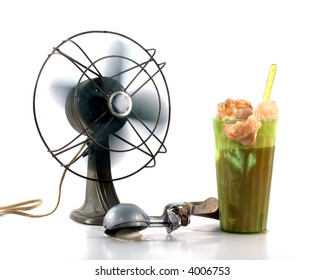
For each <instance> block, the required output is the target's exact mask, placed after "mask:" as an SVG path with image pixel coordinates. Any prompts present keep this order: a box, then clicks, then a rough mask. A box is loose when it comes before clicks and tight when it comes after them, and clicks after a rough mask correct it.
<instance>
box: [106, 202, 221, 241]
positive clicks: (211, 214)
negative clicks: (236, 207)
mask: <svg viewBox="0 0 325 280" xmlns="http://www.w3.org/2000/svg"><path fill="white" fill-rule="evenodd" d="M191 215H194V216H201V217H207V218H213V219H219V211H218V200H217V199H216V198H213V197H211V198H208V199H207V200H205V201H202V202H182V203H170V204H168V205H167V206H166V207H165V208H164V211H163V214H162V215H161V216H148V215H147V214H146V213H145V212H144V211H143V210H142V209H141V208H140V207H138V206H137V205H135V204H131V203H121V204H118V205H116V206H114V207H112V208H111V209H110V210H109V211H108V212H107V214H106V216H105V218H104V224H103V225H104V228H105V233H106V234H107V235H111V236H113V235H115V234H116V233H117V232H119V231H121V230H130V231H140V230H143V229H145V228H147V227H165V228H166V230H167V232H168V233H171V232H172V231H174V230H176V229H178V228H179V227H181V226H187V225H188V224H189V223H190V218H191Z"/></svg>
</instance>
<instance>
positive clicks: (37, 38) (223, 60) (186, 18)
mask: <svg viewBox="0 0 325 280" xmlns="http://www.w3.org/2000/svg"><path fill="white" fill-rule="evenodd" d="M324 12H325V8H324V5H323V4H322V1H316V0H308V1H300V0H298V1H297V0H296V1H285V0H282V1H278V0H273V1H257V0H256V1H254V0H247V1H238V0H236V1H231V0H230V1H212V0H210V1H209V0H207V1H192V0H187V1H183V0H181V1H168V0H165V1H144V0H138V1H131V0H128V1H125V0H119V1H109V0H105V1H96V0H93V1H83V0H78V1H61V0H58V1H34V0H31V1H22V0H18V1H10V2H8V1H7V2H2V3H1V4H0V31H1V32H0V36H1V44H0V63H1V64H0V65H1V68H0V71H1V72H0V74H1V76H0V77H1V110H0V118H1V138H0V144H1V162H2V168H1V170H2V171H1V184H0V205H6V204H10V203H15V202H19V201H22V200H27V199H32V198H41V199H43V201H44V205H43V206H42V207H41V208H40V209H39V210H37V211H38V212H40V213H43V212H47V211H49V210H50V209H51V208H52V207H53V206H54V205H55V203H56V196H57V186H58V183H59V179H60V174H61V172H62V171H63V170H62V168H61V167H60V166H59V165H58V163H57V162H56V161H55V160H54V159H52V158H51V157H50V155H49V154H48V153H47V152H46V149H45V147H44V145H43V143H42V142H41V140H40V138H39V135H38V133H37V131H36V128H35V124H34V120H33V114H32V113H33V112H32V97H33V90H34V85H35V81H36V77H37V74H38V72H39V69H40V67H41V65H42V63H43V61H44V60H45V59H46V57H47V54H48V53H50V52H51V51H52V47H54V46H56V45H57V44H59V43H60V42H61V40H63V39H66V38H68V37H70V36H72V35H73V34H76V33H79V32H82V31H86V30H109V31H115V32H118V33H122V34H125V35H128V36H130V37H131V38H133V39H135V40H136V41H138V42H139V43H141V44H142V45H143V46H145V47H147V48H152V47H153V48H156V49H157V55H156V59H157V61H158V62H163V61H165V62H166V63H167V65H166V67H165V68H164V74H165V76H166V79H167V83H168V86H169V89H170V95H171V101H172V119H171V126H170V131H169V134H168V137H167V140H166V143H165V144H166V146H167V149H168V153H167V154H166V155H159V157H158V158H157V166H156V167H155V168H154V169H149V170H144V171H143V172H141V173H140V174H137V175H135V176H133V177H132V178H130V179H128V180H125V181H123V182H119V183H117V184H116V188H117V192H118V194H119V197H120V199H121V201H123V202H133V203H135V204H138V205H140V206H141V207H142V208H143V209H145V211H147V212H148V213H149V214H151V215H158V214H160V213H161V211H162V209H163V207H164V206H165V205H166V204H167V203H169V202H178V201H191V200H204V199H205V198H207V197H209V196H216V192H217V190H216V179H215V168H214V139H213V131H212V118H213V116H214V115H215V112H216V105H217V103H218V102H220V101H223V100H224V99H225V98H228V97H232V98H245V99H248V100H250V101H252V103H253V104H254V105H255V104H256V103H257V102H258V101H259V100H261V98H262V95H263V91H264V87H265V83H266V78H267V74H268V70H269V67H270V65H271V64H272V63H275V64H277V66H278V70H277V74H276V78H275V83H274V86H273V91H272V97H271V98H272V99H274V100H276V102H277V103H278V106H279V108H280V122H279V129H278V137H277V149H276V159H275V165H274V173H273V185H272V193H271V205H270V211H269V225H268V229H269V233H268V234H267V235H263V236H262V237H261V236H257V235H256V236H253V237H251V236H250V237H238V236H237V237H227V235H226V237H225V235H224V234H221V233H220V232H218V233H217V231H218V230H217V228H218V223H217V222H211V221H202V219H199V220H193V222H192V224H191V226H193V227H192V229H194V231H193V232H192V231H191V228H187V229H184V230H183V229H182V230H180V233H175V234H176V235H175V236H176V241H175V242H174V243H172V242H170V243H168V242H161V240H165V239H166V235H165V233H164V232H163V230H158V231H157V229H155V231H154V232H150V231H148V234H149V236H150V234H153V236H154V238H155V239H154V240H155V242H154V241H152V243H151V245H148V246H153V247H150V248H151V249H152V248H155V244H156V243H157V244H156V245H157V248H156V250H157V251H154V250H153V251H152V250H151V251H150V253H143V252H147V251H141V250H140V252H141V253H143V255H141V256H140V255H139V258H140V259H146V258H150V257H153V258H156V259H159V258H160V257H161V259H168V258H178V259H189V258H191V259H196V258H199V259H214V258H218V259H222V258H225V259H260V258H261V259H300V260H307V259H315V260H319V259H321V258H324V256H323V251H324V249H325V245H324V238H323V236H324V229H325V226H324V222H323V214H324V209H323V207H324V206H323V205H324V163H323V159H324V156H325V150H324V148H323V147H324V144H323V143H324V136H325V133H324V122H323V117H324V97H323V96H324V93H325V87H324V79H325V70H324V69H325V68H324V65H325V40H324V34H325V33H324V29H325V17H324ZM84 184H85V182H84V181H83V180H81V179H78V178H75V176H73V175H72V174H68V176H67V177H66V181H65V183H64V186H63V197H62V203H61V206H60V208H59V210H58V211H57V212H56V213H55V214H54V216H53V217H49V218H43V219H40V220H37V221H36V220H30V219H27V218H22V217H12V216H6V217H2V218H1V219H0V242H1V246H2V247H1V251H0V256H1V258H4V259H6V258H7V257H8V256H9V259H13V258H15V257H16V256H17V255H18V256H19V255H20V254H21V256H22V257H23V258H28V256H29V254H31V257H30V259H33V258H34V257H35V258H38V257H39V256H40V252H41V255H42V256H44V257H45V258H53V259H56V260H60V259H98V258H99V259H101V258H112V259H114V258H115V257H117V258H123V259H127V258H128V255H127V254H126V255H124V256H123V257H121V255H120V254H117V253H116V252H117V251H118V249H116V250H117V251H114V250H113V249H112V247H110V246H108V247H109V248H105V247H104V249H103V248H101V250H108V251H110V250H111V251H110V253H108V251H105V252H100V253H99V252H98V251H96V247H93V248H92V249H91V250H90V251H89V250H87V249H84V250H83V251H82V254H81V255H78V254H79V252H80V247H83V246H86V245H85V244H90V243H89V242H90V241H89V239H90V240H92V242H95V241H94V239H96V238H101V236H102V235H101V234H102V232H101V229H99V228H98V229H96V230H93V229H92V230H89V229H88V227H87V229H85V227H84V226H81V225H76V224H75V223H74V222H72V221H70V220H69V219H68V216H69V213H70V211H71V210H72V209H74V208H76V207H79V206H80V205H81V203H82V202H83V199H84ZM37 211H36V212H37ZM38 212H37V213H38ZM196 222H197V224H195V223H196ZM201 223H203V225H202V227H204V226H205V223H207V225H206V227H207V231H208V234H207V235H208V238H206V235H205V234H206V233H205V234H204V233H202V232H200V229H201V226H200V225H201ZM25 231H26V232H27V233H24V232H25ZM214 231H216V236H217V237H216V238H214ZM1 232H2V233H1ZM89 232H90V235H89ZM157 232H159V234H158V235H157ZM203 232H204V231H203ZM78 233H80V234H78ZM25 234H27V236H28V238H29V240H30V242H28V241H27V240H25V239H21V238H20V237H21V236H24V235H25ZM87 234H88V235H87ZM92 234H94V235H92ZM177 234H179V235H177ZM72 235H73V236H74V238H75V239H74V240H77V241H78V242H80V243H79V244H80V247H78V243H76V241H75V243H74V245H75V246H76V248H75V250H71V251H70V250H69V249H67V250H66V251H65V250H63V249H62V250H61V249H57V250H55V247H56V245H55V244H61V246H60V247H59V248H64V247H65V244H68V243H69V242H71V240H70V238H69V237H72ZM204 236H205V237H204ZM177 237H178V239H177ZM201 237H202V241H201V239H200V238H201ZM205 238H206V239H207V240H208V241H209V240H210V241H211V246H210V247H209V245H207V243H205V242H206V240H205ZM241 238H242V240H241ZM38 240H40V242H39V243H38ZM186 240H192V241H191V242H193V240H195V244H196V247H195V248H194V249H193V250H191V252H190V254H189V250H186V249H185V250H184V247H183V246H182V244H183V245H184V242H185V243H186ZM87 242H88V243H87ZM101 242H103V240H101ZM104 242H105V241H104ZM106 242H111V241H110V240H107V239H106ZM182 242H183V243H182ZM191 242H189V243H188V244H189V246H191V245H193V243H191ZM201 242H202V244H201ZM218 242H219V243H218ZM26 243H27V244H28V245H26ZM149 243H150V241H149ZM163 243H165V244H163ZM107 244H109V243H107ZM138 244H139V243H138ZM140 244H141V242H140ZM146 244H148V243H146ZM166 244H169V245H166ZM186 244H187V243H186ZM201 245H202V246H201ZM15 246H16V247H15ZM17 246H19V252H17V250H14V249H13V248H17ZM25 246H26V248H25ZM44 246H49V250H45V249H44ZM113 246H117V247H118V245H116V244H115V243H114V245H113ZM123 246H124V247H123V248H124V249H123V250H124V251H125V252H127V251H128V250H129V249H128V248H130V247H128V245H125V244H124V243H123ZM164 246H165V247H166V246H168V248H169V249H168V250H169V251H168V250H167V251H166V249H165V248H164ZM175 246H176V247H175ZM177 246H178V247H179V250H178V249H177ZM259 246H260V247H259ZM137 247H141V245H137ZM67 248H70V247H69V246H68V247H67ZM207 248H210V249H209V250H207ZM236 248H238V250H237V251H236ZM252 248H253V249H252ZM70 249H71V248H70ZM133 249H134V250H136V248H133ZM133 249H132V250H133ZM29 250H31V252H30V251H29ZM51 250H52V252H51ZM210 250H214V251H210ZM124 251H123V252H124ZM230 251H231V252H230ZM135 252H136V251H135ZM168 252H170V255H168ZM108 256H109V257H108ZM129 256H130V258H132V259H135V258H137V256H136V253H130V252H129Z"/></svg>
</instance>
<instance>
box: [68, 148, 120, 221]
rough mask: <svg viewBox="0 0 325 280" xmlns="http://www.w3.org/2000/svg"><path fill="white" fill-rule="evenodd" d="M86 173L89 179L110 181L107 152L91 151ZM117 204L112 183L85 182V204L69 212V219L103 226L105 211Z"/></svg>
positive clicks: (117, 200)
mask: <svg viewBox="0 0 325 280" xmlns="http://www.w3.org/2000/svg"><path fill="white" fill-rule="evenodd" d="M87 172H88V177H90V178H101V179H104V180H105V179H106V180H107V179H111V178H112V176H111V167H110V155H109V152H108V151H105V150H98V149H91V151H90V154H89V156H88V171H87ZM119 203H120V202H119V199H118V197H117V194H116V191H115V188H114V184H113V182H111V181H92V180H87V183H86V198H85V202H84V204H83V205H82V206H81V207H80V208H78V209H76V210H73V211H72V212H71V214H70V218H71V219H72V220H74V221H76V222H79V223H82V224H88V225H103V220H104V217H105V215H106V213H107V211H108V210H109V209H110V208H111V207H113V206H114V205H117V204H119Z"/></svg>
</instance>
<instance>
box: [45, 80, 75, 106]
mask: <svg viewBox="0 0 325 280" xmlns="http://www.w3.org/2000/svg"><path fill="white" fill-rule="evenodd" d="M75 85H76V84H75V83H73V82H72V81H67V80H60V81H59V80H57V81H54V82H53V83H51V85H50V91H51V95H52V97H53V99H54V100H55V101H56V102H57V104H59V105H60V106H61V107H62V108H63V109H64V108H65V102H66V99H67V97H68V95H69V92H70V90H71V89H72V88H73V87H74V86H75Z"/></svg>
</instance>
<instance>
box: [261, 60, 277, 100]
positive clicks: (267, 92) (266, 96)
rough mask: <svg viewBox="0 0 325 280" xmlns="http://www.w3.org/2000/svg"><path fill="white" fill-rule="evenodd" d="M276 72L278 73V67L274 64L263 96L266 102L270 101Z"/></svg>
mask: <svg viewBox="0 0 325 280" xmlns="http://www.w3.org/2000/svg"><path fill="white" fill-rule="evenodd" d="M275 72H276V65H275V64H272V65H271V67H270V71H269V76H268V77H267V82H266V86H265V91H264V96H263V100H264V101H268V100H269V99H270V95H271V91H272V86H273V81H274V76H275Z"/></svg>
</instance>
